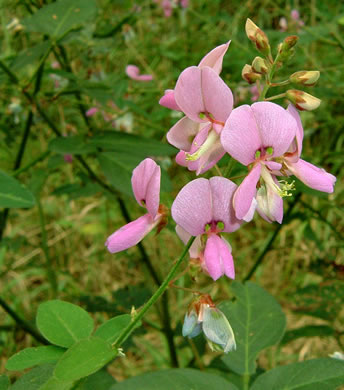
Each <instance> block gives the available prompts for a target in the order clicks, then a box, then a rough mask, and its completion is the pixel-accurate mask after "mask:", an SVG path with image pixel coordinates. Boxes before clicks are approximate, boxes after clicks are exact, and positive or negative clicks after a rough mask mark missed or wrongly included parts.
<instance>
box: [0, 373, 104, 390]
mask: <svg viewBox="0 0 344 390" xmlns="http://www.w3.org/2000/svg"><path fill="white" fill-rule="evenodd" d="M10 384H11V383H10V379H9V378H8V376H6V375H0V390H7V389H8V388H9V387H10ZM104 390H105V389H104Z"/></svg>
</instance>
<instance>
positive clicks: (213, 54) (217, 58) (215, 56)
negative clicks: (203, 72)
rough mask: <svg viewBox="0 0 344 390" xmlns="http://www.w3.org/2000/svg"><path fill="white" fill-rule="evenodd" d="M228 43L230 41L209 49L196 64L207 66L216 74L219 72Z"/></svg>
mask: <svg viewBox="0 0 344 390" xmlns="http://www.w3.org/2000/svg"><path fill="white" fill-rule="evenodd" d="M230 43H231V41H228V42H227V43H224V44H223V45H220V46H217V47H215V49H213V50H212V51H210V52H209V53H208V54H206V55H205V56H204V57H203V58H202V59H201V62H200V63H199V64H198V66H199V67H200V68H201V67H203V66H209V67H210V68H212V69H214V71H215V72H216V73H217V74H220V73H221V70H222V62H223V57H224V55H225V54H226V52H227V49H228V46H229V44H230Z"/></svg>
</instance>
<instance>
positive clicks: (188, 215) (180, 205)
mask: <svg viewBox="0 0 344 390" xmlns="http://www.w3.org/2000/svg"><path fill="white" fill-rule="evenodd" d="M211 205H212V200H211V191H210V185H209V180H207V179H203V178H201V179H196V180H193V181H191V182H190V183H188V184H187V185H186V186H184V187H183V188H182V189H181V191H180V192H179V194H178V195H177V197H176V199H175V200H174V202H173V204H172V209H171V213H172V218H173V219H174V220H175V222H176V223H177V224H178V225H180V226H181V227H182V228H183V229H184V230H186V231H187V232H188V233H189V234H191V235H192V236H198V235H199V234H203V233H204V227H205V225H206V224H207V223H209V222H211V220H212V208H211Z"/></svg>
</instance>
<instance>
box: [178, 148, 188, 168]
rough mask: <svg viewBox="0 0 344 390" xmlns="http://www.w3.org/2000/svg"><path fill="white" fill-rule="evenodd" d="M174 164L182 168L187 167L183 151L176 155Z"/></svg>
mask: <svg viewBox="0 0 344 390" xmlns="http://www.w3.org/2000/svg"><path fill="white" fill-rule="evenodd" d="M176 163H177V164H178V165H181V166H182V167H187V166H188V163H189V161H187V160H186V152H184V150H181V151H180V152H179V153H177V155H176Z"/></svg>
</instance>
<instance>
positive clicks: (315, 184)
mask: <svg viewBox="0 0 344 390" xmlns="http://www.w3.org/2000/svg"><path fill="white" fill-rule="evenodd" d="M288 169H289V170H290V171H291V172H292V173H293V174H294V175H295V176H296V177H297V178H298V179H300V180H301V181H302V182H304V183H305V184H306V185H307V186H308V187H311V188H313V189H315V190H318V191H323V192H328V193H332V192H333V190H334V188H333V187H334V184H335V182H336V180H337V178H336V177H335V176H333V175H331V174H330V173H328V172H326V171H325V170H324V169H322V168H318V167H317V166H315V165H313V164H310V163H309V162H307V161H305V160H302V159H299V160H298V162H296V163H288Z"/></svg>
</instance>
